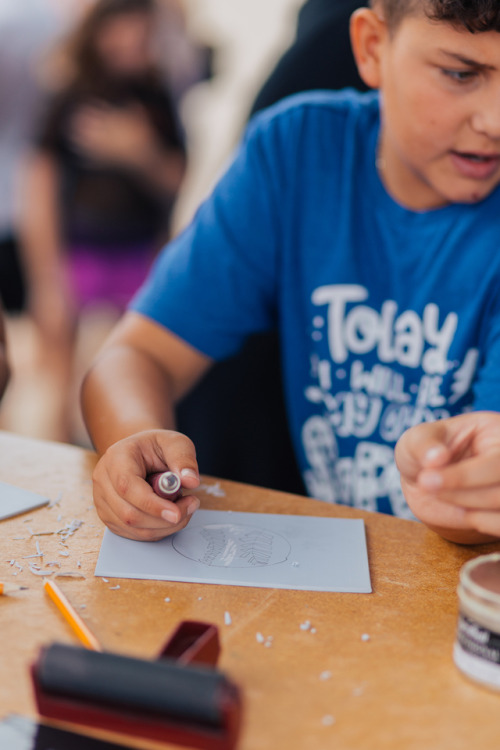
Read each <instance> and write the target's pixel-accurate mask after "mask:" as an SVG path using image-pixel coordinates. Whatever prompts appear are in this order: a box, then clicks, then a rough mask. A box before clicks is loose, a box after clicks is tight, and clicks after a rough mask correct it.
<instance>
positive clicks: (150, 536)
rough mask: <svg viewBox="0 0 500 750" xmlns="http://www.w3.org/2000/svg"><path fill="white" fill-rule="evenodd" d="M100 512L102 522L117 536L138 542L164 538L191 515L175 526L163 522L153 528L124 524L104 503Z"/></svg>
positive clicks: (181, 525)
mask: <svg viewBox="0 0 500 750" xmlns="http://www.w3.org/2000/svg"><path fill="white" fill-rule="evenodd" d="M96 507H97V509H98V511H99V510H100V509H99V507H98V506H96ZM101 511H102V512H99V517H100V518H101V520H102V521H103V523H105V524H106V526H108V528H109V529H111V531H112V532H113V533H114V534H118V535H119V536H123V537H125V538H127V539H133V540H135V541H139V542H157V541H160V540H161V539H164V538H165V537H166V536H169V535H170V534H175V533H176V532H177V531H180V530H181V529H183V528H184V527H185V526H187V524H188V523H189V521H190V520H191V516H187V517H185V518H184V519H183V521H182V522H181V523H180V524H178V525H177V526H172V525H171V524H164V526H163V527H158V528H156V527H153V528H135V527H130V526H126V525H125V524H124V523H123V521H122V520H121V518H119V516H117V515H116V513H115V512H114V510H113V509H112V508H111V507H110V506H109V505H106V506H104V508H102V509H101Z"/></svg>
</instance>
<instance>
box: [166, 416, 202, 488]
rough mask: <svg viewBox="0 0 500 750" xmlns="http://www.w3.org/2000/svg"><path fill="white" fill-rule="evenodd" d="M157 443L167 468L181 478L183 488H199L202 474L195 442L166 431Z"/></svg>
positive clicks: (184, 436)
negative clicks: (199, 469) (199, 468)
mask: <svg viewBox="0 0 500 750" xmlns="http://www.w3.org/2000/svg"><path fill="white" fill-rule="evenodd" d="M157 442H158V448H159V449H160V451H161V455H162V456H163V458H164V460H165V463H166V468H168V469H169V470H170V471H173V472H175V473H176V474H178V475H179V476H180V478H181V481H182V486H183V487H186V488H188V489H194V488H195V487H198V485H199V483H200V474H199V471H198V462H197V460H196V449H195V447H194V443H193V441H192V440H190V439H189V438H188V437H186V435H181V434H180V433H178V432H169V431H166V430H165V431H163V432H160V433H158V435H157Z"/></svg>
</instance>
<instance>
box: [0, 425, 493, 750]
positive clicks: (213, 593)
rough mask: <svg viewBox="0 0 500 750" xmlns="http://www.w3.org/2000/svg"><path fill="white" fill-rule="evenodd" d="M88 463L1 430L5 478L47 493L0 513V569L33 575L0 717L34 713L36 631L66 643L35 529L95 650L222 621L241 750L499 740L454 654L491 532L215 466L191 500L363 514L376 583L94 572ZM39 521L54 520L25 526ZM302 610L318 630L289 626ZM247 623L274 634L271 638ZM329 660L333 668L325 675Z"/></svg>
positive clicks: (17, 609) (1, 615)
mask: <svg viewBox="0 0 500 750" xmlns="http://www.w3.org/2000/svg"><path fill="white" fill-rule="evenodd" d="M95 461H96V458H95V455H94V454H93V453H91V452H88V451H85V450H82V449H80V448H76V447H73V446H68V445H61V444H58V443H49V442H43V441H36V440H31V439H26V438H23V437H19V436H15V435H12V434H9V433H2V432H0V480H1V481H5V482H9V483H11V484H15V485H18V486H20V487H23V488H25V489H28V490H33V491H35V492H38V493H41V494H43V495H45V496H46V497H49V498H50V499H51V500H52V503H51V505H50V506H48V507H45V508H42V509H39V510H37V511H32V512H30V513H28V514H25V515H22V516H18V517H16V518H13V519H9V520H6V521H3V522H1V524H0V530H1V534H0V544H1V550H2V555H1V559H0V580H3V581H4V582H6V583H8V584H9V585H13V586H14V585H15V586H27V587H28V589H27V590H24V591H18V592H16V593H12V594H10V595H9V596H3V597H0V632H1V634H2V646H3V653H2V657H1V663H2V668H1V678H0V717H3V716H6V715H7V714H10V713H18V714H23V715H30V716H36V708H35V705H34V701H33V696H32V691H31V683H30V679H29V675H28V666H29V664H30V663H31V662H32V661H33V660H34V658H35V657H36V655H37V653H38V651H39V649H40V647H41V646H42V645H45V644H48V643H51V642H53V641H59V642H65V643H72V644H77V642H76V641H75V637H74V635H73V633H72V631H71V630H70V628H69V626H68V625H67V624H66V623H65V621H64V620H63V619H62V618H61V616H60V615H59V613H58V612H57V610H56V608H55V607H54V605H53V604H52V602H50V600H49V598H48V597H47V595H46V594H45V593H44V591H43V588H42V586H43V579H42V578H41V577H38V576H35V575H33V574H32V573H31V572H30V570H29V566H28V563H29V560H27V559H25V556H27V555H33V554H36V552H37V549H36V540H38V543H39V546H40V549H41V551H42V552H43V553H44V558H43V560H44V563H46V562H48V561H57V562H60V563H61V568H60V569H59V568H57V571H58V572H60V571H75V572H79V573H81V574H83V575H84V576H85V578H74V579H71V578H57V583H58V585H59V586H60V587H61V589H62V590H63V591H64V593H65V594H66V595H67V597H68V598H69V600H70V601H71V602H72V604H73V605H74V606H75V608H77V609H78V611H80V612H81V615H82V617H83V618H84V619H85V621H86V622H87V624H88V625H89V627H90V628H91V629H92V631H93V632H94V633H95V634H96V636H97V637H98V639H99V640H100V641H101V643H102V645H103V647H104V648H105V649H109V650H113V651H116V652H119V653H123V654H127V655H131V656H140V657H144V658H152V657H154V656H155V654H156V653H157V652H158V650H159V649H160V646H161V645H162V644H163V643H164V642H165V640H166V638H167V637H168V635H169V634H170V633H171V632H172V631H173V630H174V628H175V627H176V625H177V624H178V623H179V621H180V620H183V619H195V620H203V621H206V622H213V623H215V624H216V625H217V626H218V627H219V632H220V639H221V646H222V652H221V657H220V661H219V667H220V668H221V669H222V670H223V671H224V672H225V673H226V674H227V675H228V676H229V677H230V678H231V679H232V680H234V681H235V682H236V683H237V684H238V685H239V686H240V687H241V688H242V691H243V695H244V701H245V712H244V723H243V729H242V734H241V739H240V743H239V750H261V749H262V750H268V749H269V750H271V748H272V749H273V750H276V749H277V748H279V749H281V748H286V749H287V750H295V749H297V750H299V748H300V750H305V749H306V748H311V749H314V750H320V749H321V748H332V747H334V748H335V749H336V750H393V749H394V750H413V748H415V750H416V749H417V748H418V750H422V748H426V749H427V748H429V749H432V750H433V749H434V748H439V750H447V748H449V749H450V750H461V748H464V750H465V749H467V750H470V748H486V747H497V746H498V743H499V739H498V738H499V732H500V693H495V692H491V691H489V690H487V689H485V688H482V687H480V686H477V685H476V684H474V683H473V682H470V681H469V680H467V679H466V678H465V677H464V676H463V675H462V674H461V673H460V672H459V671H458V670H457V668H456V667H455V665H454V663H453V660H452V647H453V642H454V639H455V630H456V621H457V596H456V586H457V582H458V574H459V570H460V567H461V566H462V565H463V563H465V562H466V561H467V560H468V559H470V558H471V557H474V556H476V555H477V554H480V553H484V552H490V551H493V550H497V549H500V545H489V546H485V547H475V548H473V547H460V546H457V545H453V544H451V543H448V542H446V541H444V540H442V539H441V538H440V537H438V536H437V535H436V534H434V533H433V532H431V531H429V530H427V529H426V528H425V527H424V526H422V525H420V524H418V523H415V522H411V521H403V520H400V519H395V518H391V517H388V516H384V515H381V514H376V513H365V512H362V511H355V510H352V509H347V508H343V507H341V506H332V505H329V504H326V503H322V502H319V501H316V500H309V499H306V498H301V497H297V496H294V495H288V494H285V493H280V492H273V491H270V490H265V489H261V488H256V487H252V486H248V485H242V484H238V483H235V482H226V481H221V482H220V486H221V488H222V489H223V490H224V493H225V494H224V496H222V497H216V496H214V495H213V494H211V492H210V489H211V488H212V487H213V485H215V483H216V480H215V479H213V478H205V479H204V484H205V486H207V487H208V488H209V491H208V492H207V490H206V489H205V490H200V491H199V492H198V493H197V494H198V496H199V498H200V500H201V506H202V508H208V509H226V508H227V509H232V510H239V511H247V512H255V511H259V512H263V513H292V514H297V515H312V516H328V517H341V518H363V519H364V521H365V525H366V533H367V542H368V554H369V560H370V571H371V577H372V584H373V593H372V594H346V593H339V594H332V593H324V592H307V591H289V590H276V589H264V588H247V587H239V586H216V585H203V584H191V583H189V584H188V583H170V582H166V581H140V580H130V581H126V580H120V581H114V580H110V581H109V582H105V581H104V580H103V579H101V578H96V577H94V567H95V564H96V560H97V556H98V552H99V547H100V543H101V538H102V534H103V525H102V523H101V522H100V520H99V518H98V517H97V514H96V512H95V510H94V507H93V504H92V484H91V473H92V468H93V466H94V464H95ZM75 519H78V520H81V521H83V524H82V525H81V526H80V528H79V529H78V530H77V531H75V532H74V534H73V535H72V536H70V537H69V538H68V540H67V545H68V550H69V553H70V554H69V556H66V557H65V556H61V554H60V553H61V551H64V549H63V547H62V546H61V535H60V534H57V531H58V530H60V529H61V528H64V527H65V526H66V525H67V524H68V523H70V522H71V521H73V520H75ZM44 532H52V533H47V534H46V535H45V534H44V535H42V536H32V534H40V533H44ZM54 532H56V533H54ZM13 560H15V561H16V562H17V563H18V564H19V565H21V567H22V568H23V570H22V571H21V570H19V568H18V567H16V565H15V564H11V561H13ZM79 566H81V567H79ZM16 573H17V575H15V574H16ZM117 583H119V584H120V588H119V589H113V588H112V587H113V586H114V585H116V584H117ZM166 597H170V601H169V602H165V598H166ZM226 611H228V612H229V613H230V615H231V619H232V623H231V624H230V625H226V624H225V622H224V613H225V612H226ZM305 620H309V621H310V622H311V625H312V627H313V628H314V629H315V632H311V631H304V630H302V629H301V628H300V624H301V623H303V622H304V621H305ZM257 632H260V633H262V634H263V635H264V636H273V641H272V646H271V647H270V648H267V647H265V646H264V645H263V644H262V643H259V642H258V641H257V639H256V633H257ZM363 635H368V636H369V639H366V638H365V639H363V638H362V636H363ZM324 672H330V673H331V677H330V678H329V679H321V675H322V673H324ZM329 717H333V721H332V718H329ZM129 742H130V744H131V745H132V746H134V747H141V748H146V747H150V745H149V744H148V743H145V742H142V741H141V742H140V743H136V742H135V741H133V740H130V741H129ZM151 747H157V745H151ZM163 747H166V746H165V745H164V746H163ZM168 747H170V746H168Z"/></svg>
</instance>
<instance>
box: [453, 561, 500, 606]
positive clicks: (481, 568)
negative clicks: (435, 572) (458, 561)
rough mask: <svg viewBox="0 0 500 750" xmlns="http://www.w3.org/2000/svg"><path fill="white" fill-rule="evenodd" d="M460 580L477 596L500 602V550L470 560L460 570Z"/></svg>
mask: <svg viewBox="0 0 500 750" xmlns="http://www.w3.org/2000/svg"><path fill="white" fill-rule="evenodd" d="M460 582H461V584H462V585H463V586H465V587H466V588H467V589H468V590H469V591H470V592H471V593H473V594H475V595H476V596H478V597H481V598H482V599H487V600H489V601H491V602H500V552H493V553H492V554H490V555H480V556H479V557H476V558H474V559H473V560H469V562H467V563H465V565H464V566H463V567H462V569H461V571H460Z"/></svg>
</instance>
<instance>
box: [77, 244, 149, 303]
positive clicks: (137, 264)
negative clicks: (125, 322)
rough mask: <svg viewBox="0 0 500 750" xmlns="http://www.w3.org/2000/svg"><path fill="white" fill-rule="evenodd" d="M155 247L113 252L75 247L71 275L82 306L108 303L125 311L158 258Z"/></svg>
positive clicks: (138, 247) (116, 249) (129, 248)
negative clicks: (154, 259)
mask: <svg viewBox="0 0 500 750" xmlns="http://www.w3.org/2000/svg"><path fill="white" fill-rule="evenodd" d="M154 255H155V253H154V251H153V250H152V249H151V246H150V245H148V246H144V245H142V246H136V247H132V248H131V247H127V248H123V250H120V249H118V248H113V251H112V252H110V251H109V250H106V249H103V248H97V247H83V246H81V245H80V246H73V247H71V248H70V249H69V250H68V253H67V256H66V257H67V263H66V268H67V274H68V281H69V284H70V287H71V290H72V292H73V294H74V303H75V306H76V307H77V308H78V309H82V308H84V307H89V306H94V305H99V304H102V303H105V304H106V305H112V306H113V307H115V308H117V309H119V310H124V309H125V308H126V307H127V305H128V303H129V302H130V300H131V298H132V297H133V295H134V294H135V292H136V291H137V289H138V288H139V287H140V286H141V284H142V282H143V281H144V280H145V278H146V276H147V274H148V272H149V269H150V268H151V263H152V261H153V258H154Z"/></svg>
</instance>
